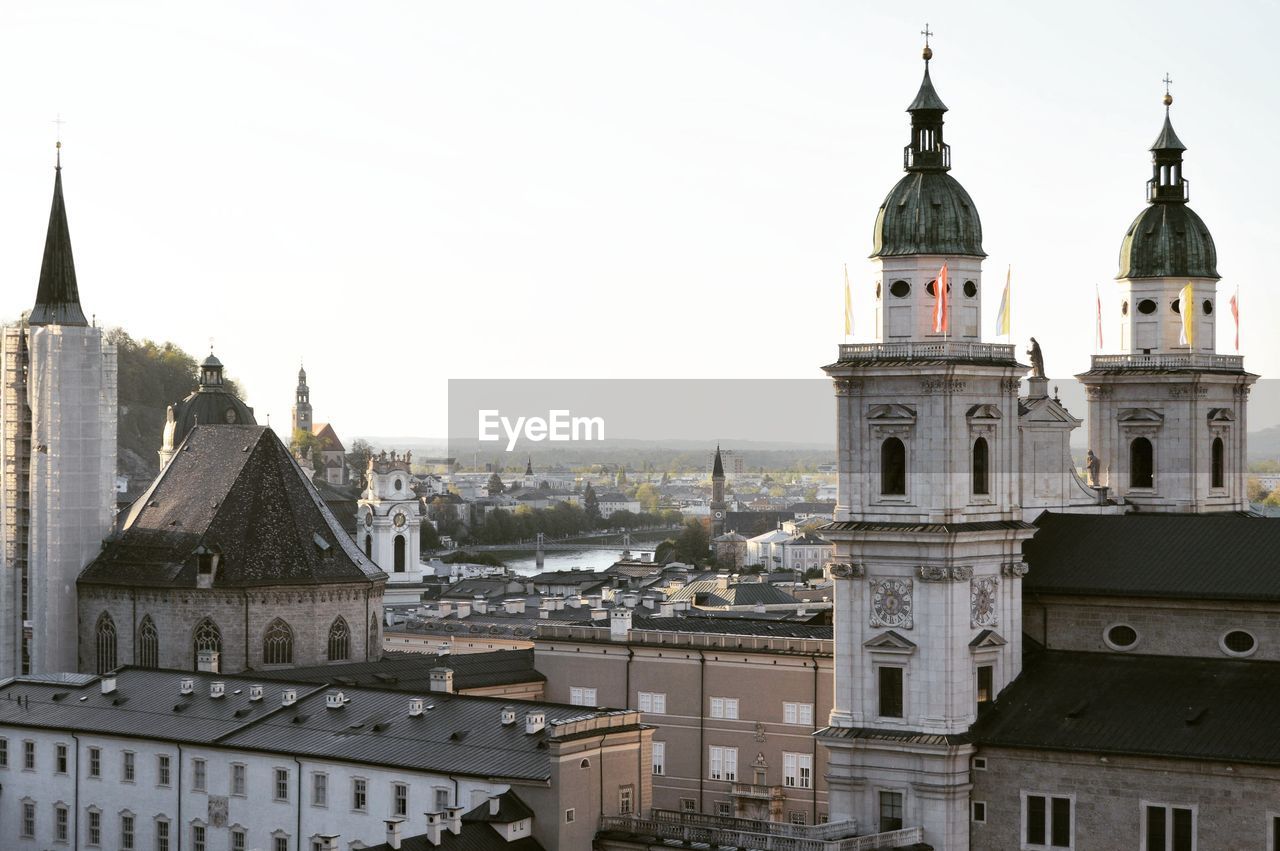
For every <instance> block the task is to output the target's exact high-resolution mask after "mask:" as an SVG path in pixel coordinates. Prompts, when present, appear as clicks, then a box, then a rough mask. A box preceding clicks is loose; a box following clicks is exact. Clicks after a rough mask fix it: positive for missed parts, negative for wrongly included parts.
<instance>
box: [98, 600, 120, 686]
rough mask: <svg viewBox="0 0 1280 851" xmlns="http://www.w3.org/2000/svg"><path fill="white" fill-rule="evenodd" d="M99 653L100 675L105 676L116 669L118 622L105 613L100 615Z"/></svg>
mask: <svg viewBox="0 0 1280 851" xmlns="http://www.w3.org/2000/svg"><path fill="white" fill-rule="evenodd" d="M96 632H97V641H98V645H97V653H98V673H99V674H105V673H107V672H108V671H114V670H115V669H116V622H115V621H114V620H112V619H111V615H110V614H109V613H107V612H103V613H102V614H100V615H98V626H97V628H96Z"/></svg>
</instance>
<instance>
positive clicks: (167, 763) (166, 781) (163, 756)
mask: <svg viewBox="0 0 1280 851" xmlns="http://www.w3.org/2000/svg"><path fill="white" fill-rule="evenodd" d="M172 783H173V758H172V757H171V756H170V755H169V754H167V753H158V754H156V785H157V786H164V787H168V786H169V785H170V784H172Z"/></svg>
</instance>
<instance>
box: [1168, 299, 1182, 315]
mask: <svg viewBox="0 0 1280 851" xmlns="http://www.w3.org/2000/svg"><path fill="white" fill-rule="evenodd" d="M1169 309H1170V310H1172V311H1173V312H1174V313H1181V312H1182V299H1180V298H1175V299H1174V300H1173V304H1171V305H1169Z"/></svg>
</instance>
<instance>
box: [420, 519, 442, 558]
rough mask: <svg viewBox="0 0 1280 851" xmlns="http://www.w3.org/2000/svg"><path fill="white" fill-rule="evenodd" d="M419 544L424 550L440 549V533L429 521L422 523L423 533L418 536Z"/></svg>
mask: <svg viewBox="0 0 1280 851" xmlns="http://www.w3.org/2000/svg"><path fill="white" fill-rule="evenodd" d="M418 543H419V545H420V547H421V548H422V550H423V551H424V552H425V551H427V550H438V549H440V533H439V532H437V531H436V527H435V526H432V525H431V524H430V523H428V522H427V521H425V520H424V521H423V523H422V531H421V534H420V535H419V536H418Z"/></svg>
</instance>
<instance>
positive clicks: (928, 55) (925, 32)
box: [920, 24, 933, 68]
mask: <svg viewBox="0 0 1280 851" xmlns="http://www.w3.org/2000/svg"><path fill="white" fill-rule="evenodd" d="M920 35H922V36H924V50H923V51H922V52H921V54H920V55H921V56H923V57H924V67H925V68H928V67H929V60H930V59H932V58H933V48H932V47H930V46H929V36H931V35H933V32H932V31H931V30H930V29H929V25H928V24H925V25H924V29H922V30H920Z"/></svg>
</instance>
